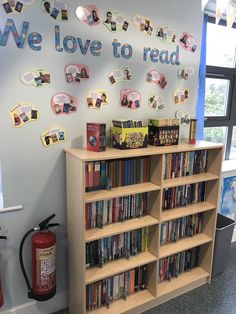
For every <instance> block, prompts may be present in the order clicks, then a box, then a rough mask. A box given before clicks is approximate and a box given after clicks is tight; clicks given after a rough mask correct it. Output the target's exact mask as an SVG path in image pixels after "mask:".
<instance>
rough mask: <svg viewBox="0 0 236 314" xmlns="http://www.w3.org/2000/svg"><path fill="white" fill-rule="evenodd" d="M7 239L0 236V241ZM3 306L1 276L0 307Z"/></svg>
mask: <svg viewBox="0 0 236 314" xmlns="http://www.w3.org/2000/svg"><path fill="white" fill-rule="evenodd" d="M6 238H7V237H5V236H0V240H6ZM3 304H4V296H3V290H2V283H1V276H0V307H2V306H3Z"/></svg>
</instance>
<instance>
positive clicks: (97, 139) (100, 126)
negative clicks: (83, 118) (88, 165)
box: [87, 123, 106, 152]
mask: <svg viewBox="0 0 236 314" xmlns="http://www.w3.org/2000/svg"><path fill="white" fill-rule="evenodd" d="M87 150H91V151H93V152H103V151H105V150H106V124H105V123H87Z"/></svg>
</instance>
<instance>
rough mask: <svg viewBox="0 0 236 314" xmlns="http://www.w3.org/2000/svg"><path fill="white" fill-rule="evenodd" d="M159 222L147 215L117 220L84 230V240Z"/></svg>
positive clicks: (104, 236) (100, 237) (88, 240)
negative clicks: (100, 227)
mask: <svg viewBox="0 0 236 314" xmlns="http://www.w3.org/2000/svg"><path fill="white" fill-rule="evenodd" d="M158 223H159V220H158V219H156V218H154V217H152V216H150V215H147V216H144V217H140V218H134V219H130V220H125V221H124V222H117V223H113V224H110V225H107V226H104V227H103V228H102V229H99V228H95V229H89V230H86V231H85V242H90V241H94V240H98V239H102V238H106V237H110V236H112V235H115V234H119V233H123V232H128V231H132V230H137V229H141V228H145V227H149V226H154V225H157V224H158Z"/></svg>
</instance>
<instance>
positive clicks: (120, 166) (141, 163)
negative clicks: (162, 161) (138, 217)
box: [85, 157, 150, 192]
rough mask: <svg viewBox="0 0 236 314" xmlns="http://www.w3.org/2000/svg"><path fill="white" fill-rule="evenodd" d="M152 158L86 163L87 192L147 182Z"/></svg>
mask: <svg viewBox="0 0 236 314" xmlns="http://www.w3.org/2000/svg"><path fill="white" fill-rule="evenodd" d="M149 167H150V157H141V158H127V159H122V160H120V159H119V160H103V161H94V162H93V161H91V162H86V163H85V191H86V192H90V191H96V190H102V189H106V188H107V189H109V188H111V187H113V188H115V187H119V186H125V185H131V184H138V183H143V182H147V181H149V179H150V173H149V172H150V171H149Z"/></svg>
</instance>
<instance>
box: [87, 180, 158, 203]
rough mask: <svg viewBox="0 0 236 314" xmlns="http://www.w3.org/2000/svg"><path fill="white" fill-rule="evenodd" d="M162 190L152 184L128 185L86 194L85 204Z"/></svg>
mask: <svg viewBox="0 0 236 314" xmlns="http://www.w3.org/2000/svg"><path fill="white" fill-rule="evenodd" d="M160 189H161V187H160V186H159V185H157V184H153V183H151V182H145V183H139V184H133V185H126V186H121V187H118V188H113V189H111V190H100V191H94V192H86V193H85V194H84V202H85V203H90V202H96V201H101V200H105V199H110V198H115V197H119V196H126V195H131V194H138V193H145V192H152V191H159V190H160Z"/></svg>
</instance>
